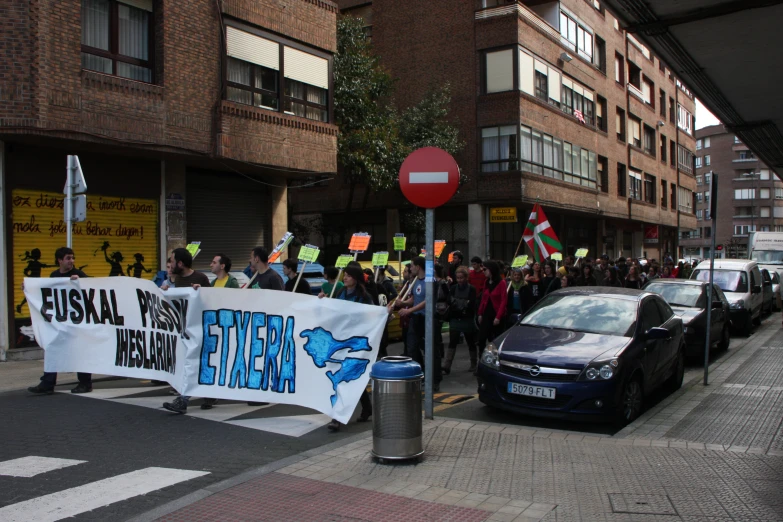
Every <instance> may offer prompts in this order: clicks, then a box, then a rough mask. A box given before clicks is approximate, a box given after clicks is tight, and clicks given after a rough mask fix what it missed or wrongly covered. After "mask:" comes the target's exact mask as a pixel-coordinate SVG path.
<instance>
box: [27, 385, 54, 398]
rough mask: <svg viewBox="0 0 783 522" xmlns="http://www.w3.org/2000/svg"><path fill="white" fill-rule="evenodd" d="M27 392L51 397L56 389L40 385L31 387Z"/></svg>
mask: <svg viewBox="0 0 783 522" xmlns="http://www.w3.org/2000/svg"><path fill="white" fill-rule="evenodd" d="M27 391H29V392H30V393H35V394H36V395H51V394H53V393H54V388H46V387H44V386H41V385H40V384H39V385H37V386H30V387H29V388H27Z"/></svg>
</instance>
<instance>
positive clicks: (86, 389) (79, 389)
mask: <svg viewBox="0 0 783 522" xmlns="http://www.w3.org/2000/svg"><path fill="white" fill-rule="evenodd" d="M91 391H92V384H84V383H81V382H80V383H79V384H77V385H76V388H74V389H73V390H71V393H90V392H91Z"/></svg>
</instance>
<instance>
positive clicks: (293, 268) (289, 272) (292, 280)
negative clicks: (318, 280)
mask: <svg viewBox="0 0 783 522" xmlns="http://www.w3.org/2000/svg"><path fill="white" fill-rule="evenodd" d="M298 269H299V262H298V261H297V260H296V259H286V260H285V261H283V274H284V275H285V276H286V277H287V278H288V281H286V282H285V291H286V292H293V291H294V289H296V293H297V294H305V295H312V292H311V290H310V283H308V282H307V281H306V280H305V279H300V281H299V284H297V283H296V280H297V276H298V275H299V274H298V273H297V270H298Z"/></svg>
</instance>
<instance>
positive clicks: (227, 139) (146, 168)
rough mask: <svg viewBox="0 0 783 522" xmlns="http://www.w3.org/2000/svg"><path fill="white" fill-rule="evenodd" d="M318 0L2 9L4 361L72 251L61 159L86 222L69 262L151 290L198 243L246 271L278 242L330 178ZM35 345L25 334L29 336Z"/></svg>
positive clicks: (329, 10)
mask: <svg viewBox="0 0 783 522" xmlns="http://www.w3.org/2000/svg"><path fill="white" fill-rule="evenodd" d="M337 15H338V9H337V5H336V4H334V3H332V2H329V1H326V0H286V1H280V0H263V1H251V0H221V1H219V2H212V1H206V0H198V1H188V2H172V1H168V0H59V1H57V2H49V1H45V0H10V1H8V2H4V3H3V5H2V6H1V7H0V19H2V21H3V30H2V33H0V174H1V176H0V183H1V184H0V189H2V191H3V193H2V197H0V205H2V206H3V209H2V212H0V216H2V217H1V219H2V220H3V221H2V223H0V231H2V251H3V256H2V262H1V263H0V271H2V277H0V281H2V283H0V290H2V292H0V293H1V294H2V295H0V307H1V308H0V311H1V312H2V315H3V316H4V318H7V319H8V320H7V321H6V320H0V324H2V325H4V326H5V325H11V327H10V328H9V329H8V331H4V332H0V356H2V351H3V349H4V346H5V344H6V343H5V341H6V340H9V341H10V345H11V346H15V345H19V346H23V345H25V344H29V343H30V342H31V337H30V336H29V335H27V334H25V330H24V328H25V327H26V326H27V325H29V318H28V317H27V315H28V314H27V310H26V306H24V303H23V296H22V295H21V292H20V291H19V288H20V285H21V281H22V278H23V277H24V276H38V275H44V276H45V275H48V273H49V272H51V271H52V269H53V266H54V251H55V249H56V248H57V247H59V246H62V245H63V244H64V243H65V227H64V225H63V223H62V219H63V210H62V209H63V200H62V198H63V185H64V182H65V176H66V169H65V167H66V156H67V155H78V156H79V159H80V163H81V167H82V169H83V171H84V174H85V178H86V181H87V186H88V211H87V221H85V222H84V223H80V224H78V225H77V226H76V227H75V228H74V247H75V250H76V254H77V265H79V266H83V265H86V268H85V271H86V272H87V273H88V274H90V275H93V276H98V275H101V276H106V275H110V274H111V275H118V274H120V273H122V274H123V275H132V276H136V277H145V278H152V277H153V276H154V274H155V272H156V271H157V270H158V269H160V268H165V258H166V253H167V252H169V251H170V250H171V249H172V248H175V247H179V246H183V245H184V244H186V243H187V242H189V241H201V242H202V252H203V253H202V254H201V255H200V256H199V257H198V258H197V259H196V265H197V267H206V266H208V264H209V262H210V261H211V259H212V256H213V255H214V254H215V253H218V252H220V253H224V254H226V255H229V256H230V257H232V258H233V259H234V263H235V266H236V267H238V268H240V269H241V268H242V267H244V266H245V264H246V263H247V259H248V252H249V251H250V249H251V248H252V247H254V246H257V245H260V244H262V245H270V246H274V242H275V241H277V239H279V237H280V236H282V234H283V233H284V232H285V231H286V230H287V229H288V225H289V224H288V196H289V194H288V187H289V186H295V185H296V183H297V181H296V178H299V177H304V176H311V175H313V174H314V173H317V174H323V173H333V172H335V171H336V169H337V166H336V150H337V127H336V126H335V125H334V124H333V123H332V108H333V99H332V96H331V91H332V63H333V54H334V52H335V51H336V20H337ZM28 333H29V330H28Z"/></svg>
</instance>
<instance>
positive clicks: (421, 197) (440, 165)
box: [400, 147, 459, 208]
mask: <svg viewBox="0 0 783 522" xmlns="http://www.w3.org/2000/svg"><path fill="white" fill-rule="evenodd" d="M457 187H459V167H458V166H457V162H456V161H454V158H452V157H451V154H449V153H448V152H446V151H445V150H442V149H439V148H437V147H424V148H421V149H417V150H415V151H413V152H412V153H410V155H408V157H407V158H405V161H404V162H403V163H402V167H400V188H401V189H402V193H403V194H404V195H405V197H406V198H407V199H408V201H410V202H411V203H413V204H414V205H416V206H417V207H423V208H436V207H439V206H441V205H443V204H444V203H446V202H447V201H448V200H450V199H451V197H452V196H453V195H454V194H455V193H456V192H457Z"/></svg>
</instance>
